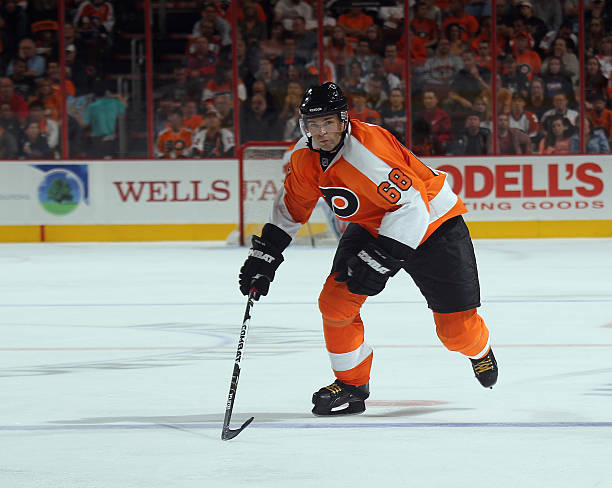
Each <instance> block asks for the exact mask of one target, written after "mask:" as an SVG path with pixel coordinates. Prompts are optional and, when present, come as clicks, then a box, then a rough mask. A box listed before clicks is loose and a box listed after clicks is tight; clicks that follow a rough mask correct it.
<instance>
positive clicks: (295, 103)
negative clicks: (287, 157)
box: [278, 81, 304, 139]
mask: <svg viewBox="0 0 612 488" xmlns="http://www.w3.org/2000/svg"><path fill="white" fill-rule="evenodd" d="M303 95H304V88H303V87H302V85H301V84H300V83H299V82H297V81H290V82H289V83H287V92H286V94H285V98H284V100H283V104H282V108H281V110H280V114H279V116H278V117H279V119H280V120H281V122H286V121H287V119H290V118H293V117H295V113H296V112H295V109H296V107H299V105H300V102H301V101H302V96H303ZM298 128H299V127H298ZM284 139H286V138H284Z"/></svg>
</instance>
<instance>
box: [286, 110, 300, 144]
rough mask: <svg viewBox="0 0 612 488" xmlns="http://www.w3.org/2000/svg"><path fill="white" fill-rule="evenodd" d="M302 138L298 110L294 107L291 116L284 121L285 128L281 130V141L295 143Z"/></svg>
mask: <svg viewBox="0 0 612 488" xmlns="http://www.w3.org/2000/svg"><path fill="white" fill-rule="evenodd" d="M301 137H302V131H301V129H300V108H299V104H298V106H296V107H294V109H293V115H292V116H290V117H288V118H287V119H285V127H284V129H283V141H297V140H298V139H299V138H301Z"/></svg>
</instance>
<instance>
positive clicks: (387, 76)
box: [365, 59, 403, 93]
mask: <svg viewBox="0 0 612 488" xmlns="http://www.w3.org/2000/svg"><path fill="white" fill-rule="evenodd" d="M377 78H380V79H381V80H383V86H382V89H383V91H384V92H385V93H390V92H391V90H392V89H393V88H403V84H402V82H401V80H400V79H399V78H398V77H397V76H396V75H394V74H393V73H387V72H386V71H385V65H384V64H383V62H382V60H380V59H375V60H374V62H373V63H372V72H371V73H369V74H367V75H366V77H365V82H366V89H368V87H369V86H370V84H371V82H372V80H374V79H377Z"/></svg>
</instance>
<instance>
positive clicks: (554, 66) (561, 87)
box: [540, 56, 595, 105]
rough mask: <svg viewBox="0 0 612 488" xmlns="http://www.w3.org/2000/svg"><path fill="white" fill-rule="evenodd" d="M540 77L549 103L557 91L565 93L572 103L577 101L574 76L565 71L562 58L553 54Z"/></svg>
mask: <svg viewBox="0 0 612 488" xmlns="http://www.w3.org/2000/svg"><path fill="white" fill-rule="evenodd" d="M592 59H595V58H592ZM540 77H541V78H542V80H543V81H544V98H545V100H546V103H547V104H549V103H551V102H552V99H553V97H554V96H555V95H556V94H557V93H563V94H564V95H565V96H566V98H567V99H568V101H569V103H570V104H571V105H573V104H574V103H575V101H576V99H575V98H574V87H573V85H572V78H571V76H570V75H569V73H567V72H566V71H565V68H564V66H563V61H561V58H558V57H557V56H551V57H550V59H549V61H548V69H547V70H546V71H544V70H542V72H541V73H540Z"/></svg>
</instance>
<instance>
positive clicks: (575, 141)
mask: <svg viewBox="0 0 612 488" xmlns="http://www.w3.org/2000/svg"><path fill="white" fill-rule="evenodd" d="M583 120H584V138H585V141H584V148H585V151H586V153H588V154H608V153H610V143H609V142H608V139H607V137H606V135H605V133H604V131H603V130H602V129H598V128H597V127H593V122H592V120H591V117H590V115H586V116H585V117H584V119H583ZM570 151H571V152H572V153H574V154H576V153H579V152H581V151H580V134H579V132H578V131H576V133H575V134H574V135H573V136H572V139H571V145H570Z"/></svg>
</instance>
